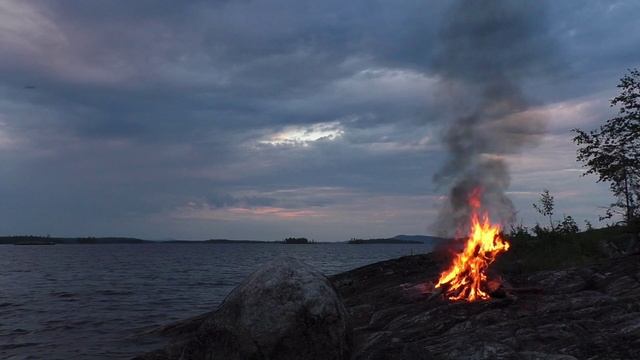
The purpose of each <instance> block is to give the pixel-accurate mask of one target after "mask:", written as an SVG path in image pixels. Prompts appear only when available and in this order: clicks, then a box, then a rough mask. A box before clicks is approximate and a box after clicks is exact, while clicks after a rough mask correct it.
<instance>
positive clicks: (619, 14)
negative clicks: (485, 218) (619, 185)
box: [0, 0, 640, 237]
mask: <svg viewBox="0 0 640 360" xmlns="http://www.w3.org/2000/svg"><path fill="white" fill-rule="evenodd" d="M478 4H484V5H486V6H495V5H494V4H493V3H489V2H487V3H478ZM450 5H451V2H439V1H433V2H424V1H394V2H384V1H373V2H371V1H351V2H347V3H345V2H343V1H322V2H304V1H302V2H301V1H291V0H283V1H181V2H176V1H164V0H162V1H146V0H144V1H108V2H107V1H82V2H77V1H62V0H60V1H53V0H52V1H46V0H42V1H33V2H24V1H6V2H3V3H1V4H0V47H1V49H2V53H3V56H2V57H0V78H1V79H2V80H0V150H2V151H1V152H0V160H1V161H2V164H3V166H2V167H0V175H1V176H0V185H2V186H0V195H2V197H3V205H2V207H0V217H1V218H2V219H5V220H3V221H5V222H4V223H3V224H1V225H4V227H1V228H0V230H1V231H4V232H8V233H11V232H44V233H46V232H57V233H59V234H62V235H64V234H69V235H76V234H77V232H83V233H82V234H87V235H91V234H92V233H103V234H105V235H109V234H114V233H118V234H120V235H139V236H153V237H164V233H165V232H167V233H172V232H173V233H176V232H177V233H184V234H189V236H194V237H207V236H209V235H211V236H213V234H212V233H214V232H215V233H217V234H218V235H222V236H224V235H225V232H226V231H231V232H233V231H236V232H238V233H239V234H241V233H242V232H243V231H249V230H247V228H248V227H249V226H247V224H248V223H243V222H242V220H239V222H238V223H237V225H233V226H237V227H235V228H234V227H231V226H232V225H229V221H227V220H228V219H227V220H225V221H226V222H216V221H214V220H212V221H211V224H212V225H201V224H200V225H198V226H197V227H195V228H194V229H190V227H189V226H190V225H193V224H192V223H189V222H183V223H171V222H170V221H168V220H167V218H166V217H163V216H164V215H163V214H168V213H171V211H173V210H174V209H176V208H180V207H181V206H184V205H185V204H187V203H189V202H196V203H199V204H200V203H202V204H208V206H209V207H211V208H213V209H218V210H219V211H225V210H227V209H230V208H234V207H247V208H260V207H273V208H283V209H305V208H331V209H333V208H335V207H336V206H343V205H345V203H349V204H351V203H358V204H361V205H359V206H360V207H359V208H358V209H359V211H365V212H368V214H369V215H370V216H369V217H370V218H372V219H374V218H375V219H378V218H377V217H376V216H378V215H380V214H379V213H378V212H377V211H378V209H379V208H383V207H384V203H386V202H389V201H390V200H389V199H388V198H386V196H397V197H398V199H400V198H402V199H405V198H404V197H408V196H409V197H410V196H424V195H431V194H433V193H434V190H433V186H432V184H431V182H430V180H429V179H430V177H431V175H432V174H433V173H434V169H435V168H437V167H438V165H439V164H440V163H441V161H442V154H441V149H440V139H439V137H438V131H437V130H438V128H439V127H441V126H442V124H444V123H446V122H447V121H451V119H453V118H455V116H454V115H457V113H456V112H451V111H450V110H451V109H450V108H449V105H450V102H449V101H447V97H449V96H450V94H451V93H449V92H448V91H443V90H442V88H441V87H439V86H437V85H438V84H450V85H451V86H452V88H455V89H456V91H458V90H460V91H461V92H462V94H465V95H471V94H474V95H477V94H478V91H479V89H483V90H485V91H486V92H491V91H497V92H510V91H511V89H507V88H502V89H495V88H485V87H484V85H482V84H484V83H485V82H486V80H487V78H491V77H495V76H498V75H499V74H500V73H502V74H506V75H505V76H508V77H510V78H516V79H518V81H520V80H521V81H523V82H524V83H526V84H527V86H524V88H523V89H521V90H522V92H523V94H521V95H522V97H523V98H526V99H527V100H528V101H529V100H531V103H536V104H544V103H546V102H549V101H552V100H553V101H555V97H558V98H561V99H571V98H572V97H573V96H575V94H582V95H584V94H590V93H593V92H594V91H601V90H602V88H603V86H601V85H595V84H603V83H604V82H605V81H604V80H603V79H609V78H610V77H611V74H617V73H618V72H619V68H623V67H626V66H630V65H632V63H633V61H635V60H634V59H637V56H634V55H636V54H637V51H634V50H633V48H631V47H629V44H633V43H637V40H638V38H639V37H640V35H637V34H638V33H640V32H638V31H633V30H635V29H637V25H636V24H637V22H635V21H634V20H633V18H632V17H631V15H630V14H633V13H634V11H633V10H634V9H633V7H634V6H635V7H636V8H637V5H634V3H633V2H628V1H627V2H594V3H589V4H588V5H584V4H582V3H581V2H575V3H569V2H549V4H548V5H550V6H549V10H548V13H547V18H548V21H546V22H539V20H538V19H543V18H544V17H542V16H539V15H540V14H539V10H536V9H535V8H534V5H523V6H524V7H523V8H522V10H518V9H517V8H516V5H518V6H519V7H520V5H522V4H521V3H516V2H513V3H511V5H510V7H508V9H507V10H508V11H510V12H519V13H522V12H525V11H527V12H528V13H527V14H523V15H522V16H524V17H526V18H527V21H524V23H523V24H508V23H507V24H504V23H501V24H499V25H500V26H509V27H512V28H513V29H515V31H514V32H512V33H504V34H500V35H499V36H489V37H486V38H480V41H486V42H487V43H485V44H482V46H480V47H479V51H480V52H479V53H478V56H476V57H472V58H473V59H474V60H475V61H477V63H475V64H473V66H468V65H469V64H468V63H466V62H465V61H466V59H465V57H464V56H465V54H466V53H465V52H464V51H463V52H457V51H455V50H456V49H459V48H460V49H462V50H465V49H467V47H468V46H471V45H473V44H469V43H468V42H467V41H468V39H465V37H464V36H463V34H461V33H460V32H456V31H457V30H455V29H463V28H464V26H466V25H465V23H466V22H468V21H470V20H472V19H469V18H465V17H462V16H459V14H455V12H456V10H453V12H454V13H452V12H451V11H450V10H447V9H449V8H450ZM476 6H483V5H476ZM616 6H617V7H616ZM447 11H449V12H447ZM478 12H479V13H480V14H483V13H484V12H483V9H478ZM507 15H508V14H507ZM452 17H454V18H455V19H456V20H454V22H457V23H456V24H457V26H454V27H450V30H449V33H447V34H439V33H438V31H440V30H439V29H441V28H442V24H443V23H446V22H448V21H449V19H451V18H452ZM508 18H509V17H508V16H505V17H504V18H503V19H502V21H509V20H508ZM532 19H533V21H532ZM598 19H604V20H598ZM611 23H616V26H617V27H618V28H619V30H620V32H621V33H622V32H624V34H625V36H619V35H618V31H617V30H615V29H614V30H612V29H609V25H608V24H611ZM482 24H484V22H482V21H480V22H476V23H473V22H470V23H469V26H471V27H473V28H474V29H476V30H478V32H479V33H483V32H484V33H491V31H490V30H491V29H484V28H481V27H482ZM539 26H542V27H544V29H539ZM528 27H533V28H534V30H535V31H531V30H532V29H530V28H528ZM538 30H539V31H538ZM532 32H533V33H535V34H534V35H533V36H528V35H527V36H526V37H523V36H524V35H523V34H531V33H532ZM549 33H551V34H549ZM440 36H445V37H448V38H450V39H451V41H450V42H442V41H441V38H440ZM547 36H552V37H553V38H555V39H558V41H559V42H561V43H562V45H561V47H563V48H564V49H565V51H564V52H563V57H561V58H560V59H559V61H558V63H555V62H552V63H549V64H542V63H541V62H539V61H535V60H534V59H535V56H537V55H539V54H540V53H546V52H548V50H549V48H548V43H547V42H546V40H545V39H546V37H547ZM523 38H526V41H524V42H521V41H519V40H522V39H523ZM593 38H597V43H598V44H602V45H601V46H602V47H604V48H605V49H606V51H598V49H595V48H594V47H593V46H591V40H592V39H593ZM505 44H507V45H508V46H507V45H505ZM447 47H450V48H447ZM445 53H446V54H450V58H448V59H445V60H444V61H442V59H444V58H443V57H442V54H445ZM438 59H440V60H441V61H438ZM608 62H612V65H611V66H603V64H606V63H608ZM567 64H569V65H570V66H568V68H570V69H571V70H572V71H570V72H569V73H568V74H567V73H566V72H564V70H558V69H566V68H567ZM445 65H447V66H445ZM542 65H544V66H542ZM478 67H481V68H482V71H474V70H473V69H474V68H476V69H477V68H478ZM604 68H607V69H609V70H607V71H604V70H602V69H604ZM505 69H506V70H505ZM596 70H597V71H596ZM591 73H595V74H597V76H595V75H594V76H586V78H588V79H589V80H582V79H583V78H585V74H591ZM549 74H553V76H551V75H549ZM555 76H558V77H559V78H562V79H563V81H562V84H555V83H554V82H553V81H550V80H549V79H550V78H551V77H555ZM575 79H580V80H579V81H580V82H581V83H580V86H576V85H563V84H565V83H566V84H572V83H573V84H575V83H577V82H578V80H575ZM585 89H591V90H585ZM525 92H526V94H524V93H525ZM530 92H533V93H535V94H534V95H535V96H533V97H532V96H530V95H531V94H529V93H530ZM525 95H526V96H525ZM519 97H520V95H519V94H517V92H514V95H513V99H512V100H513V101H512V100H510V103H511V104H512V105H514V104H515V106H517V107H519V108H520V107H523V106H525V105H518V104H517V103H518V102H517V101H515V100H516V99H519ZM483 98H484V96H477V97H476V99H477V100H476V101H474V102H471V106H475V105H477V104H478V103H482V101H483V100H482V99H483ZM524 104H526V102H524ZM496 111H498V112H499V111H500V110H496ZM485 115H486V114H485ZM510 121H512V122H514V123H513V124H512V123H510ZM315 124H330V125H327V126H328V127H329V128H330V131H333V132H334V133H332V134H333V135H332V136H334V137H333V138H331V137H330V138H322V137H321V135H318V136H319V137H315V138H313V136H312V138H313V139H311V140H308V139H307V140H304V139H303V140H300V139H298V138H296V136H303V137H304V136H310V135H309V134H311V135H313V131H314V130H313V129H314V128H313V126H315ZM331 124H332V125H331ZM517 124H518V121H517V119H506V120H505V123H502V124H499V125H500V126H499V129H502V130H501V131H503V133H502V134H503V135H505V136H504V137H503V140H505V139H513V142H514V143H516V142H517V143H519V142H521V141H522V139H520V138H519V136H520V134H521V133H522V136H524V137H526V134H527V133H528V130H527V131H522V130H521V129H520V128H519V127H518V126H515V125H517ZM497 125H498V124H496V126H497ZM511 125H513V126H511ZM300 134H302V135H300ZM325 135H326V134H325ZM506 135H509V136H506ZM287 136H289V137H290V138H287ZM450 136H454V135H450ZM279 137H280V138H282V137H284V138H286V139H285V141H284V142H283V143H277V141H280V140H277V139H280V138H279ZM273 139H276V140H277V141H275V140H273ZM270 141H271V142H270ZM462 145H464V144H462ZM491 146H492V148H491V149H489V150H491V151H492V152H510V151H508V150H507V149H512V148H514V145H513V144H510V143H509V142H507V141H505V142H502V143H500V144H498V143H495V142H494V144H492V145H491ZM468 150H469V151H486V150H487V149H479V148H477V147H473V146H472V147H470V148H469V149H468ZM325 187H330V188H331V189H346V190H344V191H342V190H341V191H335V190H331V191H326V190H319V189H324V188H325ZM280 190H283V191H280ZM292 194H295V196H293V195H292ZM353 194H359V195H357V197H356V195H353ZM375 199H379V200H375ZM367 201H370V203H366V202H367ZM374 201H380V203H375V202H374ZM361 202H362V203H361ZM365 203H366V204H365ZM431 206H432V204H429V203H425V204H424V208H422V209H418V208H416V209H415V214H416V215H415V216H416V217H418V218H419V217H421V216H425V217H426V215H423V213H422V212H421V211H422V210H424V209H425V208H429V207H431ZM61 208H62V209H64V211H59V210H60V209H61ZM385 211H386V212H385V214H389V213H393V211H391V210H385ZM296 214H297V213H285V215H287V216H295V215H296ZM343 215H344V214H342V215H341V216H343ZM353 216H355V214H354V215H353ZM380 216H381V215H380ZM385 216H386V215H385ZM346 218H347V217H346V216H344V217H343V218H342V220H341V221H343V222H348V221H347V220H344V219H346ZM362 218H367V216H362ZM34 219H35V220H34ZM154 221H155V222H154ZM274 221H275V220H274ZM325 221H330V219H326V218H325ZM336 221H338V220H336ZM376 221H378V223H379V224H386V225H387V226H388V227H390V228H391V227H392V226H393V225H392V224H390V223H385V221H381V220H376ZM395 221H397V219H396V220H395ZM420 221H422V220H420ZM415 222H416V223H417V224H418V223H419V222H418V221H415ZM424 222H425V223H426V221H424ZM77 224H81V225H77ZM158 224H162V226H158ZM278 226H280V227H281V228H285V226H284V225H281V224H280V225H277V224H276V223H274V224H272V225H269V226H268V227H266V228H264V229H265V230H264V231H268V232H269V231H270V232H272V233H273V234H275V233H278V234H279V232H281V231H284V230H282V229H281V228H280V229H279V228H278ZM344 226H345V229H347V228H348V226H351V225H350V224H345V225H344ZM353 226H359V225H358V224H355V225H353ZM380 226H383V225H380ZM417 226H418V227H419V228H420V229H421V228H422V224H419V225H417ZM324 228H326V227H324ZM341 228H342V226H334V227H332V229H336V230H331V231H334V233H338V232H340V230H339V229H341ZM234 229H235V230H234ZM349 229H351V228H349ZM252 231H253V230H252ZM327 231H329V230H327ZM344 231H345V232H347V230H344ZM416 231H424V230H416ZM255 232H256V233H259V230H255ZM372 235H374V234H372ZM389 235H391V234H389Z"/></svg>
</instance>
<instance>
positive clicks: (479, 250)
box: [435, 188, 509, 301]
mask: <svg viewBox="0 0 640 360" xmlns="http://www.w3.org/2000/svg"><path fill="white" fill-rule="evenodd" d="M480 195H481V190H480V189H479V188H477V189H475V190H474V191H472V193H471V196H470V197H469V206H470V208H471V209H472V213H471V229H470V232H469V236H468V238H467V241H466V243H465V246H464V248H463V249H462V251H461V252H459V253H458V254H457V255H456V256H455V257H454V259H453V263H452V264H451V266H450V267H449V269H448V270H446V271H444V272H442V273H441V274H440V279H439V280H438V282H437V284H436V285H435V287H436V289H438V288H446V294H447V297H448V298H449V299H450V300H466V301H476V300H486V299H489V298H490V294H489V292H490V291H491V289H489V292H488V291H487V288H488V286H489V285H490V284H491V282H490V281H488V278H487V274H486V272H487V269H488V268H489V265H491V263H493V262H494V261H495V259H496V257H497V256H498V255H499V254H500V253H503V252H505V251H507V250H509V243H508V242H507V241H506V240H504V239H503V238H502V236H501V235H500V234H501V229H500V225H497V224H492V223H491V222H490V221H489V216H488V214H487V213H482V214H480V213H481V212H480V208H481V203H480ZM490 286H493V287H495V288H496V289H497V287H496V286H495V284H491V285H490Z"/></svg>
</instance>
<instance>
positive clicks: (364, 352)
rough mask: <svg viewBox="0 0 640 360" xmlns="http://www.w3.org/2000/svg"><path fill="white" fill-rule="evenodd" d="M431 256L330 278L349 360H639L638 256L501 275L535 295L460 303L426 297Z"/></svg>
mask: <svg viewBox="0 0 640 360" xmlns="http://www.w3.org/2000/svg"><path fill="white" fill-rule="evenodd" d="M445 265H446V263H445V262H444V261H443V260H442V259H438V258H437V256H436V255H434V254H426V255H417V256H409V257H403V258H399V259H394V260H389V261H385V262H381V263H376V264H372V265H369V266H365V267H362V268H359V269H355V270H352V271H348V272H345V273H342V274H338V275H335V276H333V277H332V278H331V281H332V282H333V284H334V286H335V287H336V289H337V290H338V292H339V293H340V295H341V296H342V298H343V300H344V302H345V305H346V307H347V309H348V311H349V313H350V315H351V319H352V323H353V326H354V342H355V343H354V346H355V348H354V355H353V359H357V360H360V359H362V360H364V359H369V360H374V359H526V360H533V359H556V360H569V359H640V256H637V255H636V256H628V257H621V258H616V259H611V260H607V261H605V262H602V263H598V264H594V265H590V266H585V267H580V268H572V269H568V270H561V271H544V272H536V273H531V274H521V275H518V276H509V274H505V278H506V280H507V281H508V282H509V283H510V284H512V285H513V286H522V287H532V286H536V287H541V288H543V289H544V291H543V293H541V294H518V295H517V297H515V298H505V299H492V300H489V301H482V302H475V303H467V302H450V301H448V300H445V299H444V298H443V297H442V296H436V297H430V294H429V293H428V291H429V290H431V288H432V283H430V281H434V280H436V279H437V278H438V275H439V273H440V271H441V270H442V269H443V268H444V267H445Z"/></svg>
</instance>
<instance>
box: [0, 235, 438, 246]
mask: <svg viewBox="0 0 640 360" xmlns="http://www.w3.org/2000/svg"><path fill="white" fill-rule="evenodd" d="M442 240H444V239H441V238H436V237H432V236H426V235H398V236H396V237H393V238H377V239H351V240H349V241H336V242H315V241H314V242H309V243H307V244H286V245H315V244H347V245H373V244H415V245H419V244H435V243H438V242H440V241H442ZM107 244H185V245H190V244H285V243H284V242H283V241H281V240H274V241H263V240H231V239H209V240H144V239H139V238H132V237H50V236H30V235H27V236H24V235H16V236H0V245H33V246H40V245H107Z"/></svg>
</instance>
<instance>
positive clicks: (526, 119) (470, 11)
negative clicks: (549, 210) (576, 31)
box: [434, 0, 553, 236]
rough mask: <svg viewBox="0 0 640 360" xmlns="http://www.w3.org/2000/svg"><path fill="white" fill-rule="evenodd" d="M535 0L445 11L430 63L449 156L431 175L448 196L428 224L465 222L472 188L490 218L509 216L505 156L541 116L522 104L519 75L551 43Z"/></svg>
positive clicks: (539, 129)
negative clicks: (444, 108)
mask: <svg viewBox="0 0 640 360" xmlns="http://www.w3.org/2000/svg"><path fill="white" fill-rule="evenodd" d="M541 4H542V3H541V2H537V1H536V2H533V1H531V2H520V1H509V0H500V1H496V0H491V1H488V0H487V1H478V0H461V1H456V2H455V3H454V4H453V6H452V7H451V8H450V9H449V12H448V13H447V14H446V15H447V16H446V20H445V22H444V24H443V27H442V29H441V32H440V39H439V44H440V45H439V47H438V48H437V52H436V56H435V63H434V65H435V68H436V71H437V72H438V74H439V76H440V77H441V79H442V84H441V89H442V93H443V95H444V96H446V100H447V101H446V103H447V104H448V105H449V106H450V108H451V113H453V114H454V116H453V117H452V118H451V120H450V121H449V123H448V127H447V130H446V133H445V136H444V139H445V143H446V147H447V150H448V155H449V156H448V159H447V161H446V163H445V165H444V166H443V168H442V169H441V170H440V171H439V172H438V173H437V174H436V175H435V177H434V178H435V181H436V183H437V184H438V185H439V186H447V187H449V202H448V204H447V205H446V206H445V207H444V208H443V209H442V210H441V212H440V215H439V218H438V222H437V223H436V224H435V227H436V229H435V230H436V231H437V232H438V233H439V234H441V235H445V236H455V235H457V234H455V233H454V232H455V231H456V229H460V228H461V227H463V229H464V230H466V229H467V227H466V226H467V225H468V219H469V215H470V208H469V206H468V201H467V199H468V197H469V195H470V193H471V191H472V190H473V189H474V188H476V187H481V189H482V194H483V195H482V204H483V207H484V209H485V210H486V211H488V212H489V214H490V216H491V218H492V220H494V221H500V222H501V223H502V224H503V225H507V224H510V223H512V221H513V220H514V216H515V210H514V206H513V203H512V202H511V200H510V199H509V197H508V196H507V194H506V191H507V189H508V188H509V184H510V176H509V169H508V166H507V163H506V160H505V157H506V156H507V155H510V154H515V153H518V152H521V151H522V150H523V149H524V148H526V147H527V146H530V145H533V144H535V143H536V142H537V141H538V140H539V138H540V137H541V135H542V134H543V133H544V128H545V123H544V121H543V119H540V118H537V117H535V116H534V115H532V114H531V112H530V111H527V110H529V107H530V105H529V103H528V102H527V99H526V98H525V95H524V94H523V86H524V81H525V80H527V79H530V78H532V77H535V76H539V75H540V74H543V73H544V72H545V71H547V70H548V68H549V67H550V64H551V63H550V59H551V56H550V55H551V53H552V52H553V51H552V48H553V42H552V40H551V39H550V37H549V36H548V34H547V30H546V27H545V22H544V21H545V20H544V19H545V17H544V9H543V8H542V5H541Z"/></svg>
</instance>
